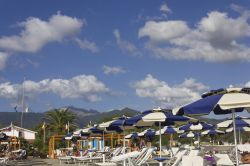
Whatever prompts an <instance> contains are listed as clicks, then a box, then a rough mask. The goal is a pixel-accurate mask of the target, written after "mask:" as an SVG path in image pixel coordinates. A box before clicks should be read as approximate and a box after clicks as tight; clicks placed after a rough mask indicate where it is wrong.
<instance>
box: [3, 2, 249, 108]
mask: <svg viewBox="0 0 250 166" xmlns="http://www.w3.org/2000/svg"><path fill="white" fill-rule="evenodd" d="M249 4H250V1H249V0H244V1H243V0H242V1H235V0H220V1H216V2H215V1H195V0H190V1H180V0H167V1H160V0H137V1H133V0H127V1H117V0H109V1H101V0H99V1H98V0H91V1H90V0H89V1H80V0H75V1H73V2H72V1H62V0H60V1H49V0H48V1H46V0H43V1H31V0H27V1H14V0H3V1H0V25H1V26H0V69H1V70H0V73H1V75H0V98H1V100H0V105H1V106H0V109H1V111H14V107H15V106H16V105H17V106H18V110H21V96H22V89H23V88H22V87H23V86H24V91H25V93H24V94H25V104H26V105H27V106H28V107H30V108H31V110H32V111H35V112H41V111H46V110H48V109H49V108H53V107H61V106H68V105H73V106H76V107H81V108H87V109H97V110H100V111H107V110H110V109H113V108H123V107H130V108H133V109H137V110H141V111H143V110H145V109H150V108H153V107H158V106H161V107H170V108H171V107H175V106H178V105H182V104H185V103H189V102H191V101H194V100H196V99H198V98H199V96H200V94H202V93H203V92H205V91H208V90H210V89H217V88H221V87H228V86H230V85H232V86H240V87H243V86H250V82H249V81H250V77H249V76H248V75H249V74H248V72H247V71H250V65H249V61H250V48H249V41H250V21H249V18H250V5H249ZM24 77H25V81H24ZM23 81H24V82H23Z"/></svg>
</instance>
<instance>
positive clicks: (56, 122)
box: [46, 108, 77, 135]
mask: <svg viewBox="0 0 250 166" xmlns="http://www.w3.org/2000/svg"><path fill="white" fill-rule="evenodd" d="M46 120H47V122H48V129H49V130H50V131H51V132H52V133H54V134H57V135H65V134H66V133H67V130H66V125H67V124H68V123H69V124H70V125H69V130H70V131H73V130H74V129H76V127H77V125H76V124H75V120H76V115H75V114H74V113H73V112H71V111H70V110H69V109H61V108H60V109H52V110H50V111H48V112H47V113H46Z"/></svg>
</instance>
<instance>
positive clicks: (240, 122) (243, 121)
mask: <svg viewBox="0 0 250 166" xmlns="http://www.w3.org/2000/svg"><path fill="white" fill-rule="evenodd" d="M249 125H250V118H248V117H242V116H236V117H235V126H236V128H237V127H246V126H249ZM230 126H233V119H232V118H228V119H226V120H225V121H223V122H220V123H218V124H217V127H230Z"/></svg>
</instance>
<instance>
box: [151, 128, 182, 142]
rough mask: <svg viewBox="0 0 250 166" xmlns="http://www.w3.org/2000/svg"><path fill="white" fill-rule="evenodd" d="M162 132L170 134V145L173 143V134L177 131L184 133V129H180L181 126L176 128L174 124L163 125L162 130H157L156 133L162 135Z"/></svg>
mask: <svg viewBox="0 0 250 166" xmlns="http://www.w3.org/2000/svg"><path fill="white" fill-rule="evenodd" d="M160 133H161V134H170V142H169V144H170V146H171V145H172V140H173V138H172V135H173V134H175V133H184V130H179V128H175V127H173V126H165V127H163V128H162V129H161V130H158V131H157V132H156V135H160Z"/></svg>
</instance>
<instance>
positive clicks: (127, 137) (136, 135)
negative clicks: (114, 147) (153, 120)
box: [125, 133, 139, 139]
mask: <svg viewBox="0 0 250 166" xmlns="http://www.w3.org/2000/svg"><path fill="white" fill-rule="evenodd" d="M125 138H126V139H135V138H139V136H138V133H131V134H128V135H126V136H125Z"/></svg>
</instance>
